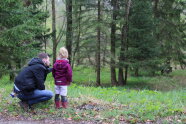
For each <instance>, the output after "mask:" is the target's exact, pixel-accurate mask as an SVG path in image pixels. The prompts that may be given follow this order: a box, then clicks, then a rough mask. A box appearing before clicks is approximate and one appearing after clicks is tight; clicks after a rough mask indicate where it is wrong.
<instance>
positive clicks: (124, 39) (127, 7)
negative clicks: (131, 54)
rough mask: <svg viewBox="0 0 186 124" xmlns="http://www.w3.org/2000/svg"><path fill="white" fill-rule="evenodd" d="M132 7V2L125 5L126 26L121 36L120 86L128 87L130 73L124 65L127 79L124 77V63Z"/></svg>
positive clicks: (129, 0)
mask: <svg viewBox="0 0 186 124" xmlns="http://www.w3.org/2000/svg"><path fill="white" fill-rule="evenodd" d="M130 5H131V0H126V4H125V14H124V18H125V20H126V21H125V24H124V25H123V27H122V31H121V32H122V34H121V50H120V59H119V63H120V67H119V75H118V76H119V77H118V82H119V84H120V85H126V83H127V73H128V65H126V64H125V65H124V67H125V79H124V77H123V63H124V61H125V62H126V61H127V56H126V52H127V50H128V36H127V34H128V18H129V10H130Z"/></svg>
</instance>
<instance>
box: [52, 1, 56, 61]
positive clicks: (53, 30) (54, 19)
mask: <svg viewBox="0 0 186 124" xmlns="http://www.w3.org/2000/svg"><path fill="white" fill-rule="evenodd" d="M52 41H53V63H55V61H56V49H57V39H56V12H55V0H52Z"/></svg>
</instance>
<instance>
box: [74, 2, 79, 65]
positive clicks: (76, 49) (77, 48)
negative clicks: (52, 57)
mask: <svg viewBox="0 0 186 124" xmlns="http://www.w3.org/2000/svg"><path fill="white" fill-rule="evenodd" d="M76 18H77V22H78V27H77V28H78V31H77V32H78V34H77V41H76V46H75V50H74V54H73V64H72V68H73V67H74V63H75V61H76V53H78V52H79V43H80V36H81V5H79V14H78V15H77V17H76ZM78 57H79V55H77V58H78Z"/></svg>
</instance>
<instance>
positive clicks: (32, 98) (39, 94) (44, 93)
mask: <svg viewBox="0 0 186 124" xmlns="http://www.w3.org/2000/svg"><path fill="white" fill-rule="evenodd" d="M17 97H18V98H19V99H20V100H22V101H27V102H28V104H29V105H33V104H36V103H39V102H43V101H47V100H49V99H51V98H52V97H53V92H52V91H50V90H38V89H36V90H34V91H33V94H30V95H25V94H22V93H21V94H19V95H18V96H17Z"/></svg>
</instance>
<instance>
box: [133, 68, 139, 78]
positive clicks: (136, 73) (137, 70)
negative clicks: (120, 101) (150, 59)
mask: <svg viewBox="0 0 186 124" xmlns="http://www.w3.org/2000/svg"><path fill="white" fill-rule="evenodd" d="M134 75H135V76H136V77H138V76H139V68H138V67H137V68H135V73H134Z"/></svg>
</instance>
